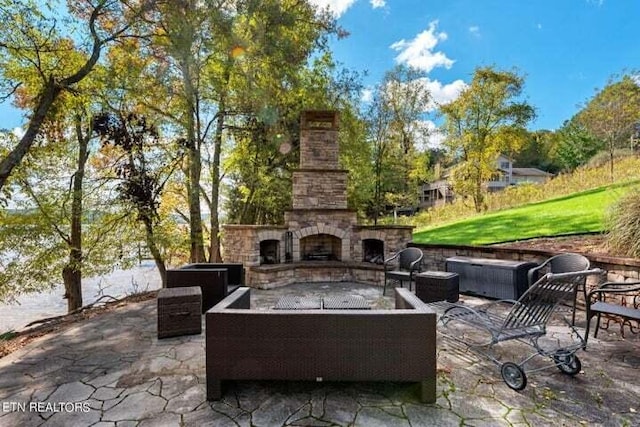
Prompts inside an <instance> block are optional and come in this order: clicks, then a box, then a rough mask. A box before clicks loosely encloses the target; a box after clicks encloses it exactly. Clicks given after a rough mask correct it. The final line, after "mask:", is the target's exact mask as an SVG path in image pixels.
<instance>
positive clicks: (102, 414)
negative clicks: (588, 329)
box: [0, 283, 640, 426]
mask: <svg viewBox="0 0 640 427" xmlns="http://www.w3.org/2000/svg"><path fill="white" fill-rule="evenodd" d="M251 292H252V299H253V301H254V303H255V305H256V308H260V309H266V308H268V307H272V306H273V305H274V304H275V301H277V299H278V298H279V297H280V296H282V295H307V296H309V295H318V296H326V295H327V294H329V293H331V294H340V295H343V294H357V295H362V296H364V297H365V298H366V299H367V300H368V301H369V302H370V303H371V305H372V306H374V307H379V308H391V307H392V305H393V301H392V297H391V296H390V295H391V294H392V293H389V296H387V297H382V296H381V294H382V289H381V288H377V287H370V286H366V285H359V284H353V283H331V284H329V283H325V284H299V285H291V286H287V287H283V288H279V289H275V290H253V289H252V291H251ZM468 300H469V302H471V303H473V301H472V299H471V298H468ZM581 314H582V316H581V317H579V320H580V321H581V322H582V323H581V324H580V325H581V326H583V323H584V314H583V313H581ZM439 328H440V327H439ZM566 330H567V328H566V327H560V326H557V327H556V326H553V327H551V328H550V330H549V334H548V335H549V339H553V340H555V339H561V338H562V335H563V334H565V332H566ZM610 332H611V333H608V332H607V331H601V333H600V336H599V339H597V340H596V339H593V337H591V338H590V340H589V347H588V351H586V352H584V351H580V352H579V353H578V355H579V357H580V359H581V360H582V366H583V372H581V373H579V374H578V375H577V376H576V377H568V376H566V375H563V374H561V373H560V372H559V371H558V370H557V369H555V368H553V369H549V370H544V371H540V372H533V373H531V374H530V375H529V376H528V377H529V385H528V386H527V388H526V389H525V390H523V391H521V392H514V391H512V390H511V389H509V388H508V387H507V386H506V385H505V384H504V383H503V382H502V379H501V377H500V373H499V370H498V369H497V367H496V366H495V365H494V364H492V363H491V362H489V361H488V360H487V359H485V358H480V357H477V356H476V355H474V354H473V353H471V352H469V351H467V350H466V349H465V348H464V347H463V346H460V345H458V344H456V343H455V342H453V341H452V340H450V339H449V338H446V337H443V336H439V338H438V372H439V373H438V389H437V393H438V398H437V402H436V403H435V404H422V403H419V401H418V400H417V394H416V390H415V387H416V386H415V385H413V384H404V383H313V382H275V381H247V382H232V383H230V384H229V386H228V388H227V389H226V392H225V395H224V398H223V400H221V401H218V402H207V401H206V399H205V365H204V360H205V355H204V332H203V333H202V334H201V335H194V336H185V337H177V338H169V339H164V340H158V339H157V338H156V306H155V300H148V301H144V302H140V303H132V304H129V305H127V306H126V307H122V308H118V309H114V310H113V311H109V312H107V313H105V314H103V315H100V316H97V317H94V318H92V319H89V320H86V321H83V322H80V323H77V324H74V325H72V326H71V327H69V328H67V329H65V330H63V331H61V332H58V333H53V334H49V335H46V336H43V337H41V338H38V339H36V340H34V341H33V342H31V343H29V344H28V345H27V346H25V347H23V348H21V349H19V350H17V351H15V352H14V353H12V354H10V355H8V356H6V357H4V358H2V359H0V426H40V425H42V426H70V425H73V426H180V425H185V426H206V425H210V426H281V425H291V426H346V425H358V426H429V425H437V426H448V425H451V426H454V425H455V426H459V425H470V426H483V425H484V426H496V425H505V426H509V425H514V426H540V425H567V426H573V425H589V426H593V425H604V426H609V425H610V426H619V425H620V426H624V425H629V426H631V425H640V382H639V381H638V378H639V375H638V374H639V372H640V339H639V338H638V336H637V335H635V336H634V335H631V334H630V333H629V332H628V331H627V339H626V340H623V339H621V338H620V335H619V329H618V328H617V327H614V328H613V329H612V330H611V331H610ZM502 347H503V348H504V349H505V358H508V355H509V353H510V352H511V353H518V352H519V351H521V350H522V347H519V345H518V344H517V343H516V344H507V343H505V344H504V345H503V346H502ZM380 351H384V349H380Z"/></svg>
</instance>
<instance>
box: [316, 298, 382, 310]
mask: <svg viewBox="0 0 640 427" xmlns="http://www.w3.org/2000/svg"><path fill="white" fill-rule="evenodd" d="M322 306H323V308H325V309H327V310H370V309H371V307H370V306H369V303H367V300H366V299H365V298H364V297H363V296H361V295H346V296H334V297H326V298H324V299H323V300H322Z"/></svg>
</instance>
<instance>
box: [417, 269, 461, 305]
mask: <svg viewBox="0 0 640 427" xmlns="http://www.w3.org/2000/svg"><path fill="white" fill-rule="evenodd" d="M415 279H416V296H417V297H418V298H420V299H421V300H422V301H423V302H427V303H428V302H438V301H445V300H446V301H448V302H458V299H459V292H460V285H459V283H460V282H459V280H460V277H459V276H458V274H457V273H449V272H446V271H424V272H422V273H418V274H416V276H415Z"/></svg>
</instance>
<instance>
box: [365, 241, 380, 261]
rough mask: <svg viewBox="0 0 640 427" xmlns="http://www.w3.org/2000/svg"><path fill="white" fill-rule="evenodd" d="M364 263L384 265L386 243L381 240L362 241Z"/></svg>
mask: <svg viewBox="0 0 640 427" xmlns="http://www.w3.org/2000/svg"><path fill="white" fill-rule="evenodd" d="M362 261H364V262H371V263H374V264H384V242H383V241H382V240H380V239H364V240H362Z"/></svg>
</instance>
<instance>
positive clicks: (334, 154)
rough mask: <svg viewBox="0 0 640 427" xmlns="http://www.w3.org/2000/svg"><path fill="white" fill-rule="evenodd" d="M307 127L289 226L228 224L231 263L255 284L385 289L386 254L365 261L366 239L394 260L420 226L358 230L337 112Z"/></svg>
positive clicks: (310, 117) (312, 116)
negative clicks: (349, 199)
mask: <svg viewBox="0 0 640 427" xmlns="http://www.w3.org/2000/svg"><path fill="white" fill-rule="evenodd" d="M300 127H301V130H300V168H299V169H297V170H295V171H294V172H293V178H292V181H293V182H292V184H293V191H292V198H293V200H292V209H291V210H289V211H287V212H285V215H284V223H285V224H284V225H273V226H270V225H259V226H258V225H234V224H228V225H225V226H223V234H222V247H223V256H224V259H225V261H227V262H240V263H242V264H244V265H245V268H246V284H247V285H249V286H253V287H260V288H271V287H278V286H283V285H287V284H291V283H296V282H335V281H354V282H363V283H370V284H377V285H382V282H383V269H382V266H381V265H379V263H377V262H376V261H379V258H380V257H379V256H378V257H375V259H374V260H373V261H372V260H371V259H367V260H365V255H367V254H365V251H366V250H369V251H371V244H369V245H367V244H364V242H371V241H376V242H377V243H376V244H375V248H376V252H381V253H380V254H379V255H382V256H383V258H388V257H390V256H391V255H393V254H395V253H396V252H397V251H399V250H401V249H403V248H405V247H406V246H407V244H408V243H410V242H411V236H412V233H413V227H410V226H364V225H358V220H357V214H356V212H355V211H353V210H351V209H348V206H347V178H348V171H346V170H344V169H341V168H340V167H339V161H338V157H339V150H338V114H337V113H336V112H333V111H307V112H304V113H303V114H302V117H301V123H300ZM367 248H368V249H367ZM274 250H277V251H278V252H279V253H278V254H277V256H274V253H273V251H274ZM367 258H371V256H370V254H369V256H368V257H367ZM274 260H275V262H274ZM367 261H370V262H367Z"/></svg>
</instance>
